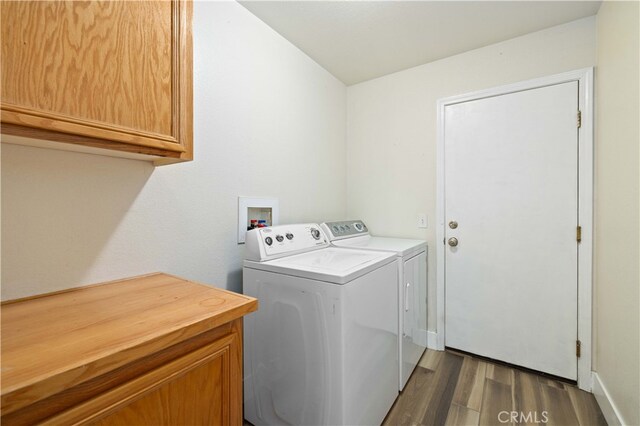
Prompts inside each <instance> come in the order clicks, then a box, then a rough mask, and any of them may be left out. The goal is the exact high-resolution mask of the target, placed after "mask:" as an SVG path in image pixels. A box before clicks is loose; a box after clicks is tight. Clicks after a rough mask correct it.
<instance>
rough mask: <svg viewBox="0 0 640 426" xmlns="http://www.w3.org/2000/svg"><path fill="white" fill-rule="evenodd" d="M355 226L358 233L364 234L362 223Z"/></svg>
mask: <svg viewBox="0 0 640 426" xmlns="http://www.w3.org/2000/svg"><path fill="white" fill-rule="evenodd" d="M353 226H354V227H355V228H356V231H358V232H362V224H361V223H357V222H356V223H354V224H353Z"/></svg>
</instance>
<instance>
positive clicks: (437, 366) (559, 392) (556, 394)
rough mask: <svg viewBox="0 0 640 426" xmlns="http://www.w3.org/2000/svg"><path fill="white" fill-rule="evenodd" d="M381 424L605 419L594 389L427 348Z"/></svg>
mask: <svg viewBox="0 0 640 426" xmlns="http://www.w3.org/2000/svg"><path fill="white" fill-rule="evenodd" d="M512 412H513V413H514V414H511V413H512ZM512 416H515V417H512ZM512 420H515V422H514V421H512ZM545 420H546V421H545ZM383 424H384V425H387V426H395V425H429V426H432V425H454V426H463V425H464V426H466V425H502V424H504V425H513V426H516V425H537V426H540V425H544V424H546V425H550V426H551V425H557V426H574V425H576V426H577V425H588V426H598V425H606V424H607V423H606V421H605V419H604V417H603V415H602V412H601V411H600V408H599V407H598V405H597V403H596V400H595V398H594V397H593V395H592V394H590V393H588V392H584V391H582V390H580V389H578V388H577V387H575V386H573V385H570V384H567V383H562V382H559V381H556V380H552V379H549V378H547V377H544V376H542V375H536V374H532V373H530V372H525V371H522V370H519V369H515V368H509V367H506V366H504V365H501V364H494V363H491V362H488V361H486V360H483V359H478V358H474V357H472V356H469V355H467V354H461V353H458V352H453V351H445V352H439V351H432V350H428V349H427V351H426V352H425V354H424V355H423V357H422V359H421V360H420V364H419V365H418V366H417V367H416V369H415V371H414V372H413V375H412V376H411V378H410V379H409V382H408V383H407V386H406V387H405V389H404V391H403V392H402V394H400V396H399V397H398V399H397V400H396V402H395V404H394V405H393V407H392V408H391V411H389V414H388V415H387V417H386V419H385V421H384V423H383Z"/></svg>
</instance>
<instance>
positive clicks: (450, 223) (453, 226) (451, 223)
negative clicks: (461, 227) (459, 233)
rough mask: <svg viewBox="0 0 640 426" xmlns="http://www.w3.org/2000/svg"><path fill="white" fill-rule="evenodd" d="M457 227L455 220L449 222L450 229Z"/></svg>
mask: <svg viewBox="0 0 640 426" xmlns="http://www.w3.org/2000/svg"><path fill="white" fill-rule="evenodd" d="M457 227H458V222H456V221H455V220H452V221H451V222H449V228H451V229H456V228H457Z"/></svg>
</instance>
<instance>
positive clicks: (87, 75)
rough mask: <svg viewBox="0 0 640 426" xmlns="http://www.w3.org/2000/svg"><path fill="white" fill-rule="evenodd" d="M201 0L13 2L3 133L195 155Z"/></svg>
mask: <svg viewBox="0 0 640 426" xmlns="http://www.w3.org/2000/svg"><path fill="white" fill-rule="evenodd" d="M191 13H192V5H191V2H190V1H188V0H174V1H10V2H3V4H2V8H1V18H2V20H1V24H2V95H1V96H2V99H1V100H2V124H3V130H2V131H3V133H9V134H14V135H18V136H27V137H34V138H41V139H49V140H55V141H58V142H68V143H75V144H81V145H88V146H93V147H97V148H107V149H115V150H120V151H128V152H134V153H142V154H150V155H160V156H163V157H173V158H176V159H178V160H186V159H191V157H192V148H191V139H192V123H191V121H192V82H191V79H192V46H191Z"/></svg>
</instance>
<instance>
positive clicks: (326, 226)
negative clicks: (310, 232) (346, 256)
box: [321, 220, 369, 241]
mask: <svg viewBox="0 0 640 426" xmlns="http://www.w3.org/2000/svg"><path fill="white" fill-rule="evenodd" d="M321 226H322V229H323V230H324V231H325V232H326V233H327V235H328V236H329V240H331V241H334V240H340V239H342V238H349V237H355V236H360V235H369V229H368V228H367V225H365V224H364V222H363V221H361V220H343V221H340V222H325V223H323V224H322V225H321Z"/></svg>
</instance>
